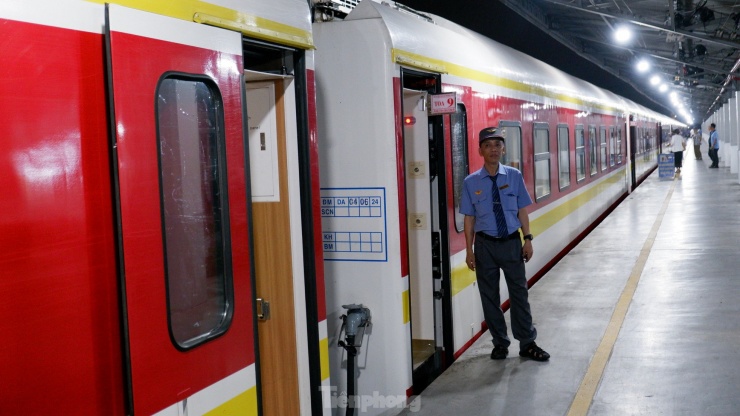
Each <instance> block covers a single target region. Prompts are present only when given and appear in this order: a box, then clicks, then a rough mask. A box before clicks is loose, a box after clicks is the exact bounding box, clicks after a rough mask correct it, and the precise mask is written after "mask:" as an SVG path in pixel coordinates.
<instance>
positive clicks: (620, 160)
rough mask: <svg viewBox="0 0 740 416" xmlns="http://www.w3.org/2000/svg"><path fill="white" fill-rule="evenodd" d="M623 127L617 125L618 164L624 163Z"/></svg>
mask: <svg viewBox="0 0 740 416" xmlns="http://www.w3.org/2000/svg"><path fill="white" fill-rule="evenodd" d="M622 151H623V149H622V128H621V127H617V165H621V164H622Z"/></svg>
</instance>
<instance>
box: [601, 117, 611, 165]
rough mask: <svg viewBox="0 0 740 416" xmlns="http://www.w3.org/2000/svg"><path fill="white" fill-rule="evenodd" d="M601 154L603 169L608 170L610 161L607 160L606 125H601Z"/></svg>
mask: <svg viewBox="0 0 740 416" xmlns="http://www.w3.org/2000/svg"><path fill="white" fill-rule="evenodd" d="M599 152H600V154H599V156H600V157H601V170H606V168H607V167H608V164H609V162H608V161H607V160H606V127H599Z"/></svg>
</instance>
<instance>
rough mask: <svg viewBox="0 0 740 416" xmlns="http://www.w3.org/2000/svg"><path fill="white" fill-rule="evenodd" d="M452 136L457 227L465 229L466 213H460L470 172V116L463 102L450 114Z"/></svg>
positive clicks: (453, 184) (459, 231) (461, 229)
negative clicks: (464, 186) (465, 183)
mask: <svg viewBox="0 0 740 416" xmlns="http://www.w3.org/2000/svg"><path fill="white" fill-rule="evenodd" d="M450 132H451V134H450V136H451V139H452V193H453V198H454V204H455V229H456V230H457V232H458V233H461V232H462V231H463V226H464V223H465V215H463V214H460V195H462V186H463V180H464V179H465V177H466V176H468V174H469V173H470V164H469V163H468V160H469V155H468V116H467V113H466V111H465V106H464V105H463V104H458V105H457V111H456V112H455V113H452V114H450Z"/></svg>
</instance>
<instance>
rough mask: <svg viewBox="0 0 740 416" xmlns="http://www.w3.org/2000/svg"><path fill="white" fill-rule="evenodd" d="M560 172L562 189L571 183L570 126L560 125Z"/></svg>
mask: <svg viewBox="0 0 740 416" xmlns="http://www.w3.org/2000/svg"><path fill="white" fill-rule="evenodd" d="M558 155H559V157H558V172H559V178H558V180H559V183H560V189H563V188H565V187H567V186H568V185H570V141H569V140H568V127H567V126H558Z"/></svg>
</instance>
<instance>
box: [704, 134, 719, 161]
mask: <svg viewBox="0 0 740 416" xmlns="http://www.w3.org/2000/svg"><path fill="white" fill-rule="evenodd" d="M716 129H717V125H716V124H714V123H712V124H710V125H709V140H707V143H709V152H708V153H709V158H710V159H712V164H711V165H709V167H710V168H718V167H719V155H718V153H719V133H717V130H716Z"/></svg>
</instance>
